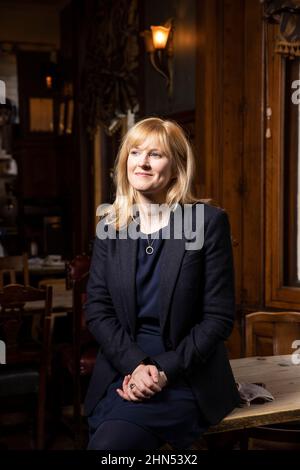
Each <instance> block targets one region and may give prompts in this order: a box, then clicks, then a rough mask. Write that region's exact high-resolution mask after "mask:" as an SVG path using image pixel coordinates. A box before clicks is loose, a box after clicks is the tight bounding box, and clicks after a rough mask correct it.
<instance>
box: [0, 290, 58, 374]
mask: <svg viewBox="0 0 300 470" xmlns="http://www.w3.org/2000/svg"><path fill="white" fill-rule="evenodd" d="M28 302H30V304H31V305H33V304H32V302H33V303H34V302H39V304H38V308H35V309H34V310H33V311H32V312H30V309H27V308H26V306H27V305H28ZM0 308H1V310H0V330H1V336H2V338H3V340H4V342H5V345H6V356H7V363H8V364H13V363H19V362H22V363H23V362H26V359H28V361H30V360H32V357H33V355H32V354H29V353H28V352H26V351H24V350H23V349H22V346H23V344H22V338H21V328H22V326H23V324H24V321H25V319H26V318H28V317H29V316H30V315H32V313H34V315H39V316H40V317H41V323H40V324H41V336H42V348H41V351H40V354H39V358H40V359H39V362H40V363H43V364H44V365H46V362H47V367H48V359H49V354H48V352H49V349H50V342H51V327H52V323H51V311H52V287H51V286H48V287H46V288H45V289H36V288H35V287H31V286H23V285H21V284H9V285H7V286H4V287H3V288H2V291H0Z"/></svg>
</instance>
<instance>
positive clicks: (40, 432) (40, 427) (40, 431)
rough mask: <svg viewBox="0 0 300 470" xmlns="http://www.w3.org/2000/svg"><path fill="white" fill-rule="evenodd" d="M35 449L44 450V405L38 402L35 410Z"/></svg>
mask: <svg viewBox="0 0 300 470" xmlns="http://www.w3.org/2000/svg"><path fill="white" fill-rule="evenodd" d="M36 442H37V444H36V447H37V449H38V450H43V449H44V448H45V403H43V402H42V401H41V400H39V403H38V410H37V437H36Z"/></svg>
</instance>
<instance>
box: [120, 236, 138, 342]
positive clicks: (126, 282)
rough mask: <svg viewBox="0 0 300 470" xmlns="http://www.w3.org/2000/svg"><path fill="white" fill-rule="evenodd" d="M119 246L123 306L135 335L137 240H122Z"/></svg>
mask: <svg viewBox="0 0 300 470" xmlns="http://www.w3.org/2000/svg"><path fill="white" fill-rule="evenodd" d="M118 245H119V250H118V253H119V272H118V275H119V282H120V287H121V289H120V292H121V295H122V298H123V305H124V308H125V311H126V314H127V318H128V323H129V326H130V330H131V332H132V333H133V334H135V328H136V315H137V312H136V285H135V274H136V258H137V240H133V239H131V238H129V237H128V238H127V239H125V238H124V239H121V240H119V241H118Z"/></svg>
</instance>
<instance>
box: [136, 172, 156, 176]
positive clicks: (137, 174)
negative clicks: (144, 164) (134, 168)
mask: <svg viewBox="0 0 300 470" xmlns="http://www.w3.org/2000/svg"><path fill="white" fill-rule="evenodd" d="M135 175H136V176H152V175H149V174H148V173H135Z"/></svg>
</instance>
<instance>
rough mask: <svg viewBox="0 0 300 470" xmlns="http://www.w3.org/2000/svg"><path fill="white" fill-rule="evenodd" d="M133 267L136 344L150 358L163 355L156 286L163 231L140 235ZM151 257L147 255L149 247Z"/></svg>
mask: <svg viewBox="0 0 300 470" xmlns="http://www.w3.org/2000/svg"><path fill="white" fill-rule="evenodd" d="M140 235H141V237H140V238H139V240H138V254H137V265H136V307H137V312H138V313H137V336H136V342H137V343H138V344H139V346H140V347H141V348H142V349H143V351H145V352H146V353H147V354H149V356H154V355H156V354H159V353H162V352H164V351H165V348H164V344H163V341H162V338H161V332H160V322H159V312H160V310H161V307H160V299H159V284H160V276H161V253H162V250H163V246H164V240H163V238H162V229H160V230H158V231H157V232H154V233H152V234H151V235H149V239H148V236H147V235H146V234H144V233H142V232H141V233H140ZM149 244H150V245H151V246H152V248H153V253H152V254H147V253H146V248H147V246H148V245H149Z"/></svg>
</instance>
